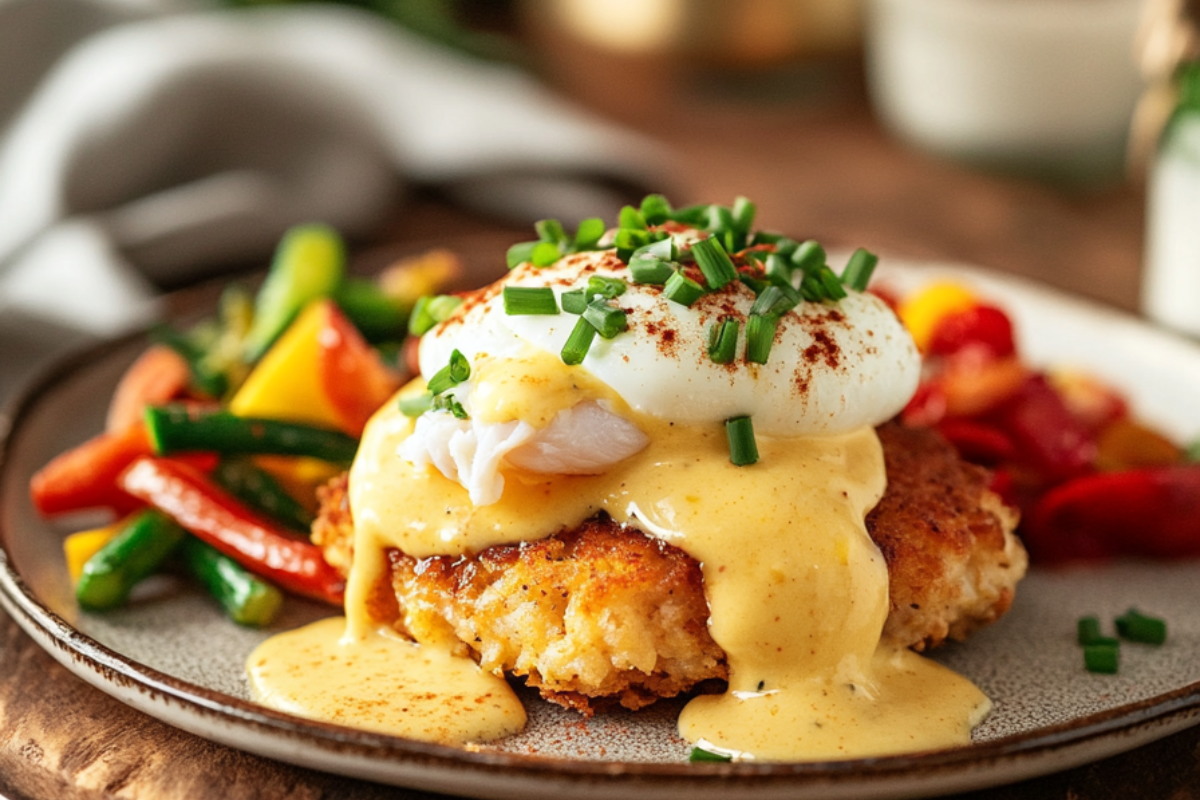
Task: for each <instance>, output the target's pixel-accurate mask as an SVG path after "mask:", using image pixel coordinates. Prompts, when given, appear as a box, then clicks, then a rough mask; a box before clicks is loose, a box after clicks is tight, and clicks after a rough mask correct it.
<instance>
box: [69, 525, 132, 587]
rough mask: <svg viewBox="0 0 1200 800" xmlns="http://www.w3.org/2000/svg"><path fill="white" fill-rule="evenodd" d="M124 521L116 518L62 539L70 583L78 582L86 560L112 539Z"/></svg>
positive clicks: (119, 530)
mask: <svg viewBox="0 0 1200 800" xmlns="http://www.w3.org/2000/svg"><path fill="white" fill-rule="evenodd" d="M126 522H128V518H126V519H122V520H118V521H117V522H114V523H113V524H111V525H106V526H105V527H103V528H94V529H93V530H90V531H79V532H78V533H72V534H71V535H70V536H68V537H67V538H66V539H63V555H64V556H66V559H67V572H68V573H70V575H71V584H72V585H74V584H76V583H78V582H79V576H80V575H82V574H83V565H84V564H86V563H87V562H88V559H90V558H91V557H92V556H94V555H96V553H98V552H100V548H102V547H104V545H106V544H108V543H109V542H110V541H112V539H113V537H115V536H116V535H117V534H118V533H120V532H121V529H122V528H124V527H125V524H126Z"/></svg>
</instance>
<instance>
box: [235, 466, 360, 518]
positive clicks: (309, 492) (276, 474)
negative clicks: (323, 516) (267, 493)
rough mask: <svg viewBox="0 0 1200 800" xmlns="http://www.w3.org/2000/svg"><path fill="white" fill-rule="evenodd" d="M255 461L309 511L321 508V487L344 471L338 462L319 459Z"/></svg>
mask: <svg viewBox="0 0 1200 800" xmlns="http://www.w3.org/2000/svg"><path fill="white" fill-rule="evenodd" d="M254 463H255V464H256V465H257V466H258V468H259V469H261V470H263V471H264V472H268V473H270V475H271V477H272V478H274V479H275V480H276V481H278V482H279V485H280V486H282V487H283V490H284V491H285V492H287V493H288V494H290V495H291V496H292V497H294V498H295V499H296V501H297V502H298V503H300V504H301V505H302V506H304V507H305V508H307V509H308V510H309V511H313V512H315V511H316V510H317V487H318V486H323V485H324V484H326V483H328V482H329V480H330V479H331V478H333V477H334V476H335V475H337V474H338V473H340V472H341V471H342V468H341V467H339V466H337V465H336V464H330V463H329V462H328V461H321V460H320V459H317V458H300V457H294V456H256V457H255V458H254Z"/></svg>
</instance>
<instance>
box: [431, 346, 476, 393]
mask: <svg viewBox="0 0 1200 800" xmlns="http://www.w3.org/2000/svg"><path fill="white" fill-rule="evenodd" d="M469 377H471V362H469V361H467V357H466V356H464V355H463V354H462V353H460V352H459V351H458V350H455V351H454V352H452V353H451V354H450V363H449V364H447V365H446V366H444V367H442V368H441V369H439V370H438V371H437V372H436V373H435V374H434V376H433V377H432V378H430V379H429V387H428V388H429V393H430V394H433V395H438V394H441V393H442V392H444V391H446V390H447V389H449V388H451V387H454V386H457V385H458V384H460V383H462V382H463V381H465V380H466V379H467V378H469Z"/></svg>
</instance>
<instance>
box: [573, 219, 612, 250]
mask: <svg viewBox="0 0 1200 800" xmlns="http://www.w3.org/2000/svg"><path fill="white" fill-rule="evenodd" d="M606 230H607V228H606V227H605V225H604V220H602V219H600V218H599V217H591V218H589V219H585V220H584V221H583V222H580V223H579V228H578V229H577V230H576V231H575V246H574V248H573V249H574V251H575V252H576V253H581V252H583V251H584V250H595V249H596V245H597V244H599V242H600V239H601V238H603V237H604V232H605V231H606Z"/></svg>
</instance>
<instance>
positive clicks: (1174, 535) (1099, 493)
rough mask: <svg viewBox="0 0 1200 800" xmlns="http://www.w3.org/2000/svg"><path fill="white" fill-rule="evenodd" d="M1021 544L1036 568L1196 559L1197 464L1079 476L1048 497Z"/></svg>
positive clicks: (1199, 531)
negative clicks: (1127, 559)
mask: <svg viewBox="0 0 1200 800" xmlns="http://www.w3.org/2000/svg"><path fill="white" fill-rule="evenodd" d="M1022 539H1023V540H1024V541H1025V544H1026V546H1028V547H1029V550H1030V553H1031V555H1033V556H1034V557H1035V558H1036V559H1038V560H1039V561H1042V562H1044V563H1045V562H1051V563H1052V562H1059V563H1061V562H1065V561H1072V560H1087V559H1098V558H1109V557H1113V556H1145V557H1153V558H1188V557H1195V556H1200V465H1197V464H1189V465H1180V466H1174V467H1150V468H1146V469H1138V470H1129V471H1126V472H1105V473H1096V474H1093V475H1085V476H1083V477H1081V478H1075V479H1074V480H1070V481H1067V482H1066V483H1063V484H1060V485H1059V486H1056V487H1054V488H1053V489H1051V490H1050V491H1048V492H1046V494H1044V495H1043V496H1042V498H1041V499H1040V500H1039V501H1038V502H1037V503H1035V504H1034V506H1033V508H1032V509H1031V510H1030V512H1029V514H1028V515H1027V516H1026V518H1025V525H1024V529H1023V533H1022Z"/></svg>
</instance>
